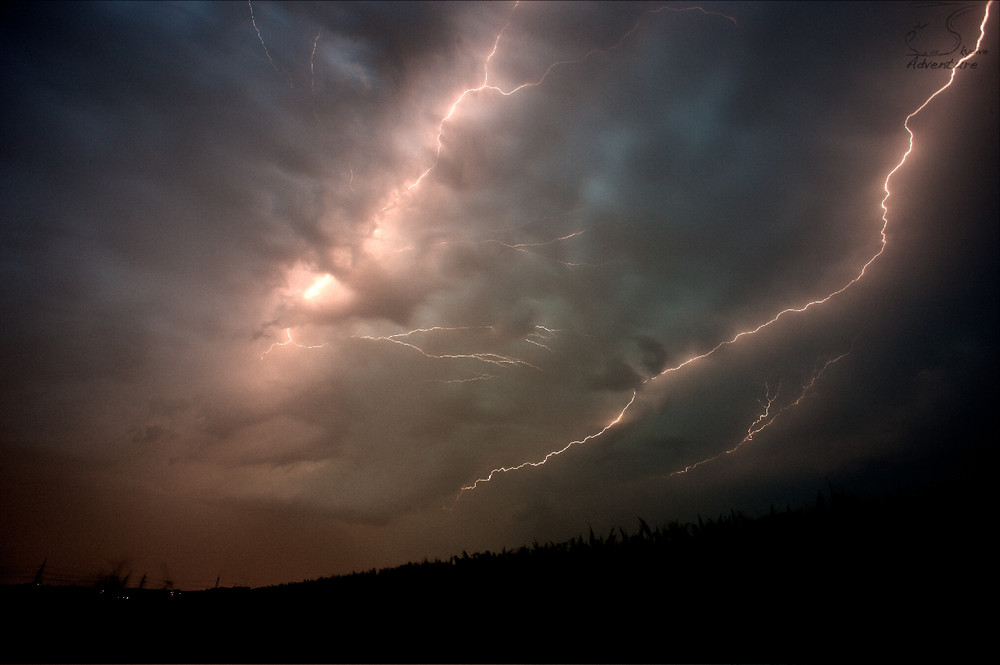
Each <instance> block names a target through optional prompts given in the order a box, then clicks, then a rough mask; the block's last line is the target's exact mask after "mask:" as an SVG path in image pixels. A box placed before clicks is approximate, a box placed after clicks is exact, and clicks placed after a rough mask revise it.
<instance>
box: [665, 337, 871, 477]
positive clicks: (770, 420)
mask: <svg viewBox="0 0 1000 665" xmlns="http://www.w3.org/2000/svg"><path fill="white" fill-rule="evenodd" d="M850 353H851V352H850V351H846V352H844V353H842V354H840V355H839V356H837V357H836V358H831V359H830V360H827V361H826V362H825V363H824V364H823V366H822V367H820V368H819V369H818V370H816V371H815V372H813V374H812V377H811V378H810V379H809V381H808V382H806V384H805V385H804V386H802V389H801V390H800V391H799V396H798V397H796V398H795V400H793V401H792V402H789V403H788V404H786V405H785V406H783V407H781V408H780V409H778V410H777V411H775V412H773V413H772V412H771V407H773V406H774V403H775V402H776V401H777V399H778V396H779V394H780V392H781V387H780V386H779V387H778V389H777V390H776V391H775V392H774V394H773V395H772V394H771V390H770V388H768V387H766V386H765V390H766V391H767V393H766V404H764V405H763V406H764V411H763V412H761V414H760V415H759V416H758V417H757V419H756V420H755V421H754V422H753V424H752V425H750V427H749V429H747V435H746V436H745V437H743V440H742V441H740V442H739V443H737V444H736V445H735V446H733V447H732V448H729V449H728V450H724V451H723V452H721V453H719V454H718V455H713V456H712V457H707V458H705V459H703V460H701V461H700V462H695V463H694V464H689V465H688V466H686V467H684V468H683V469H680V470H678V471H674V472H673V473H670V474H668V477H669V476H676V475H679V474H682V473H687V472H688V471H691V470H693V469H696V468H698V467H699V466H702V465H703V464H708V463H709V462H714V461H715V460H718V459H721V458H722V457H724V456H725V455H731V454H733V453H735V452H736V451H737V450H739V449H740V448H742V447H743V446H744V445H745V444H747V443H749V442H750V441H752V440H753V438H754V436H756V435H757V434H760V433H761V432H762V431H764V430H765V429H767V428H768V427H770V426H771V425H772V424H774V421H775V420H777V418H778V417H779V416H780V415H781V414H783V413H785V412H786V411H788V410H789V409H793V408H795V407H796V406H798V405H799V404H800V403H801V402H802V400H803V399H805V397H806V395H807V394H808V393H809V392H810V391H812V389H813V387H814V386H815V385H816V382H817V381H819V378H820V377H821V376H823V373H824V372H826V370H827V368H829V367H830V365H833V364H834V363H836V362H837V361H839V360H840V359H842V358H844V357H846V356H847V355H849V354H850Z"/></svg>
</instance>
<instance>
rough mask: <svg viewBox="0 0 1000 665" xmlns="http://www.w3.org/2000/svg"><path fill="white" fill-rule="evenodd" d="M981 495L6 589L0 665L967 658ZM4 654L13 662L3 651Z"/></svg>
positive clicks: (970, 488) (949, 489)
mask: <svg viewBox="0 0 1000 665" xmlns="http://www.w3.org/2000/svg"><path fill="white" fill-rule="evenodd" d="M978 487H979V485H978V484H974V483H963V482H959V483H957V484H951V485H948V486H946V487H940V488H938V489H937V490H936V491H934V492H928V493H924V494H921V495H909V496H905V497H903V496H900V497H895V498H892V499H885V498H882V499H865V498H860V497H856V496H852V495H848V494H843V493H838V492H831V493H829V494H823V495H820V496H819V497H818V499H817V501H816V503H815V504H814V505H812V506H810V507H808V508H800V509H789V508H785V509H784V510H772V511H771V512H770V513H769V514H765V515H760V516H754V517H751V516H747V515H744V514H741V513H738V512H732V513H730V514H727V515H720V516H717V517H714V518H711V519H708V518H703V519H699V520H698V521H697V522H694V523H679V522H674V523H671V524H666V525H660V526H652V525H649V524H646V523H645V522H643V521H642V520H638V523H637V525H636V526H635V527H633V528H632V529H631V530H626V529H624V528H621V529H616V530H614V531H611V532H609V533H592V532H588V533H586V534H581V536H579V537H577V538H574V539H572V540H570V541H568V542H563V543H545V544H539V543H534V544H532V545H530V546H524V547H520V548H518V549H511V550H503V551H501V552H477V553H472V554H469V553H465V552H463V553H462V554H460V555H456V556H453V557H452V558H451V559H449V560H445V561H441V560H438V561H425V562H422V563H410V564H407V565H404V566H400V567H397V568H391V569H384V570H372V571H367V572H361V573H355V574H352V575H344V576H337V577H329V578H322V579H317V580H313V581H308V582H300V583H295V584H284V585H278V586H272V587H264V588H257V589H249V588H241V589H212V590H205V591H197V592H186V593H180V594H170V593H164V592H151V591H150V592H142V593H139V592H137V590H124V591H126V592H128V595H129V596H130V597H129V598H128V599H127V600H126V599H125V598H123V597H121V596H117V595H115V594H109V593H107V592H105V593H104V594H101V593H99V592H98V590H97V589H79V588H73V589H65V588H64V589H59V588H56V587H32V586H30V585H25V586H22V587H10V588H7V589H6V591H5V600H4V603H5V606H6V607H9V608H15V614H16V618H15V619H14V620H13V622H12V623H11V622H10V620H8V622H9V623H8V627H10V628H13V630H11V631H10V632H9V634H10V635H12V636H13V637H12V638H11V639H9V640H7V642H8V643H7V647H6V649H5V650H6V653H7V654H9V655H8V656H7V657H5V661H7V662H10V661H12V660H17V661H21V662H42V661H44V662H55V661H61V662H81V661H95V660H101V661H105V662H151V661H152V662H167V661H169V662H194V661H199V662H237V661H240V662H303V661H311V662H347V661H352V662H389V661H392V662H418V661H419V662H428V661H436V662H485V661H488V662H500V661H505V662H526V661H534V662H596V661H601V662H634V661H638V660H642V661H654V662H680V661H681V660H687V661H705V660H714V661H724V660H734V659H741V660H755V661H762V660H771V661H774V660H783V661H792V660H795V661H819V660H821V661H833V660H843V659H849V660H850V661H855V660H857V659H859V658H862V657H863V658H864V659H865V660H878V659H885V658H891V659H892V660H893V662H896V661H898V660H899V659H900V658H901V657H903V656H912V655H923V656H931V655H932V654H938V655H944V654H948V655H949V656H951V657H954V656H956V655H959V654H961V653H964V652H965V649H966V648H967V645H968V644H970V642H972V641H973V640H974V637H975V635H976V634H977V631H985V629H986V619H985V615H983V614H980V610H979V609H978V607H979V605H978V602H976V601H975V599H976V597H977V596H978V595H979V594H981V593H983V592H984V591H985V590H986V588H987V587H986V585H987V583H988V579H989V578H988V577H987V573H986V571H987V570H989V567H988V566H987V564H988V563H989V561H988V560H987V556H988V555H987V553H988V551H989V550H988V549H987V543H986V532H987V531H988V528H987V526H986V524H984V523H981V522H980V517H979V516H980V514H981V513H979V512H977V511H975V510H973V509H971V508H970V504H969V502H970V501H979V500H982V499H983V498H984V497H982V496H980V495H979V494H978V492H979V490H977V488H978ZM10 655H14V656H16V657H15V658H10Z"/></svg>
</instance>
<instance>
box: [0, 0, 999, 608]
mask: <svg viewBox="0 0 1000 665" xmlns="http://www.w3.org/2000/svg"><path fill="white" fill-rule="evenodd" d="M700 7H701V8H700V9H696V8H693V5H688V4H683V3H677V4H672V3H666V4H664V3H628V2H607V3H603V2H595V3H564V2H556V3H542V2H539V3H536V2H524V3H521V4H519V5H517V6H515V4H513V3H509V2H485V3H483V2H471V3H455V2H446V3H426V4H425V3H415V2H401V3H389V2H372V3H357V4H353V3H331V4H311V3H302V4H299V3H285V2H281V3H278V2H264V1H260V2H253V3H252V4H249V3H246V2H232V3H227V2H209V3H194V2H181V3H152V2H141V3H110V4H103V3H56V4H46V3H36V2H30V3H29V2H25V3H14V4H13V5H8V6H7V7H6V8H5V9H3V10H2V13H0V27H2V31H3V33H2V40H0V44H2V46H0V49H2V77H3V78H2V85H3V92H4V103H3V105H2V106H0V109H2V110H0V121H2V122H0V127H2V130H0V132H2V134H0V136H2V144H0V145H2V150H0V169H2V177H0V187H2V202H3V205H2V206H0V222H2V223H0V232H2V243H0V269H2V284H3V287H2V290H0V297H2V311H3V325H2V326H0V344H2V351H3V372H2V375H0V376H2V381H0V390H2V400H3V402H2V404H3V408H2V411H0V446H2V449H0V508H2V512H0V572H2V574H3V575H2V576H3V580H2V581H4V582H24V581H30V579H31V578H32V576H33V575H34V573H35V571H36V570H37V568H38V566H39V565H40V564H41V563H42V561H47V575H48V576H49V577H48V578H47V581H50V582H53V583H56V582H59V581H63V582H77V583H87V582H89V581H90V580H92V579H94V578H95V577H96V575H97V574H99V573H101V572H102V571H105V570H108V569H110V568H114V567H116V566H121V567H124V569H127V570H132V571H133V575H134V578H133V579H138V577H139V576H140V575H142V574H146V575H147V576H148V579H149V580H150V582H149V585H150V586H160V585H165V584H173V585H175V586H177V587H180V588H185V589H194V588H203V587H206V586H211V585H213V584H215V582H216V579H219V580H220V583H221V584H222V585H223V586H230V585H249V586H262V585H268V584H277V583H283V582H290V581H299V580H302V579H312V578H316V577H320V576H328V575H334V574H343V573H350V572H352V571H361V570H368V569H371V568H381V567H386V566H394V565H399V564H402V563H405V562H407V561H421V560H423V559H425V558H428V559H434V558H438V557H440V558H447V557H449V556H450V555H452V554H460V553H461V552H462V551H463V550H466V551H468V552H474V551H481V550H494V551H499V550H500V549H501V548H504V547H507V548H517V547H520V546H521V545H525V544H527V545H530V544H531V543H533V542H535V541H537V542H540V543H545V542H548V541H553V542H558V541H562V540H565V539H568V538H570V537H573V536H576V535H578V534H581V533H586V532H587V531H588V529H589V528H593V529H594V530H595V531H596V532H607V531H608V530H610V529H612V528H615V527H624V528H625V529H633V528H635V527H636V526H637V524H638V521H637V520H638V518H642V519H643V520H645V521H646V522H648V523H651V524H657V523H664V522H667V521H671V520H675V519H677V520H688V519H696V518H697V516H699V515H703V516H709V517H710V516H713V515H718V514H719V513H728V512H729V511H730V509H736V510H743V511H747V512H748V513H751V514H754V513H762V512H764V511H766V510H768V509H769V507H770V506H777V507H778V508H785V507H786V506H792V507H795V506H799V505H803V504H805V503H807V502H810V501H812V500H813V499H815V497H816V495H817V493H818V492H822V491H827V490H828V489H829V488H834V489H838V490H846V491H851V492H857V493H860V494H871V495H884V494H886V493H889V492H894V491H897V490H902V489H907V488H912V487H919V486H923V485H925V484H928V483H932V482H935V481H937V480H940V479H941V478H944V477H945V476H947V475H948V474H953V473H960V472H962V471H963V470H966V469H968V468H971V467H972V466H975V467H977V468H980V470H981V469H982V467H983V466H984V465H986V464H988V463H989V462H988V461H987V460H985V459H977V458H976V457H975V456H976V455H978V454H979V453H978V451H979V450H981V449H982V446H983V444H984V443H986V442H991V441H992V439H993V436H994V435H995V434H996V425H995V421H994V420H993V419H992V415H993V413H992V412H993V411H995V408H996V403H997V389H996V376H997V358H996V346H995V344H996V339H997V323H998V321H997V319H998V317H997V313H998V311H997V310H998V308H997V293H998V291H997V287H998V270H997V267H998V266H997V259H998V251H997V250H998V237H1000V236H998V225H997V219H998V206H997V183H998V181H1000V174H998V163H997V162H998V159H997V155H998V135H997V125H998V122H997V118H998V115H1000V113H998V78H1000V75H998V68H997V54H998V49H1000V44H998V43H997V29H996V26H997V17H996V16H991V17H990V19H989V22H988V23H987V28H986V35H985V39H984V40H983V42H982V44H981V46H980V49H981V51H982V52H981V53H978V54H975V55H972V56H970V57H969V59H968V60H967V63H968V66H967V67H965V68H964V69H961V70H952V69H950V68H949V67H950V66H953V65H954V64H955V63H957V62H958V60H959V59H960V58H961V57H962V55H963V54H964V53H967V52H969V51H971V50H973V49H974V48H975V45H976V40H977V39H978V38H979V36H980V35H979V26H980V23H981V22H982V20H983V16H984V13H985V10H986V5H985V4H983V3H926V2H910V3H872V4H868V3H830V4H824V3H817V2H811V3H708V4H704V5H700ZM991 10H992V12H993V14H996V8H995V7H992V8H991ZM935 65H938V66H937V67H935ZM940 65H947V66H940ZM953 71H954V72H955V74H956V76H955V80H954V83H953V84H952V85H951V87H949V88H948V89H946V90H944V91H943V92H941V93H940V94H939V95H938V96H937V97H936V98H935V99H933V100H932V101H931V102H930V103H929V104H928V105H927V106H926V107H925V108H924V109H923V110H921V111H920V113H918V114H917V115H916V116H915V117H913V118H911V119H910V120H909V126H910V129H911V130H912V131H913V135H914V143H913V150H912V152H911V153H910V154H909V155H908V156H907V158H906V160H905V163H903V164H902V166H900V167H899V168H898V169H897V170H896V171H895V173H893V175H892V177H891V178H890V180H889V186H888V187H889V190H890V191H891V195H890V196H889V197H888V199H886V201H885V204H886V206H887V208H888V212H887V214H886V219H887V224H885V232H884V237H883V234H882V230H883V217H882V215H883V210H882V207H881V205H882V201H883V199H885V197H886V191H885V189H884V186H885V183H886V176H887V175H888V174H889V173H890V172H892V171H893V169H896V167H897V166H898V165H900V162H901V160H902V159H903V157H904V155H906V153H907V150H908V147H909V135H908V133H907V131H906V128H905V127H904V124H903V123H904V120H905V119H906V118H907V116H908V115H909V114H911V113H912V112H913V111H915V110H917V109H918V108H919V107H920V106H921V104H923V103H924V101H925V100H927V99H928V97H930V96H931V95H932V94H933V93H934V91H935V90H938V89H939V88H941V87H942V86H944V85H945V84H947V83H948V81H949V77H950V76H951V74H952V72H953ZM524 84H527V85H524ZM522 85H524V87H519V86H522ZM862 269H864V271H863V274H862ZM845 287H846V288H845ZM842 289H843V290H842ZM838 291H839V293H837V294H836V295H834V296H832V297H831V298H829V299H828V300H826V297H827V296H828V295H829V294H831V293H834V292H838ZM820 301H822V302H820ZM809 303H813V304H811V305H809V306H808V307H806V308H805V310H804V311H788V312H785V313H784V314H781V316H780V317H778V318H777V320H774V319H773V317H775V316H776V315H777V314H778V313H779V312H782V311H783V310H786V309H788V308H792V309H793V310H802V309H803V308H804V307H805V306H806V305H807V304H809ZM764 324H766V325H764ZM762 325H763V327H762V328H760V329H759V330H757V329H758V328H759V327H760V326H762ZM753 330H757V332H755V333H753V334H747V335H742V336H741V335H740V333H741V332H744V331H753ZM703 354H707V355H704V356H703ZM702 356H703V357H702ZM689 360H690V361H691V362H688V361H689ZM553 453H557V454H553ZM970 457H971V458H972V460H973V461H972V463H971V464H970V462H969V459H970ZM542 462H544V463H542ZM526 463H527V464H526ZM504 469H506V470H504ZM491 470H496V471H494V472H493V473H492V474H491ZM477 479H478V482H477ZM968 509H969V510H977V509H981V506H976V505H969V506H968Z"/></svg>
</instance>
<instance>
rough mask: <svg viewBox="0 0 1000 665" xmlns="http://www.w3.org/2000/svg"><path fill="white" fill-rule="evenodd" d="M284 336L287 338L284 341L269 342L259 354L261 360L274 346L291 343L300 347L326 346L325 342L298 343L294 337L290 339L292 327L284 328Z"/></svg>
mask: <svg viewBox="0 0 1000 665" xmlns="http://www.w3.org/2000/svg"><path fill="white" fill-rule="evenodd" d="M285 337H286V338H287V339H286V340H285V341H284V342H274V343H273V344H271V346H269V347H267V351H265V352H264V353H262V354H260V358H261V360H263V359H264V356H266V355H267V354H269V353H270V352H271V351H273V350H274V347H276V346H289V345H291V346H297V347H299V348H300V349H321V348H323V347H324V346H326V344H299V343H298V342H296V341H295V340H294V339H292V329H291V328H285Z"/></svg>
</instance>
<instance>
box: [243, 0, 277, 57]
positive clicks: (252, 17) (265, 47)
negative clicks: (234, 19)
mask: <svg viewBox="0 0 1000 665" xmlns="http://www.w3.org/2000/svg"><path fill="white" fill-rule="evenodd" d="M247 6H248V7H250V22H251V23H252V24H253V29H254V30H255V31H256V32H257V39H259V40H260V45H261V46H262V47H264V55H266V56H267V61H268V62H270V63H271V66H272V67H274V71H276V72H278V73H279V74H280V73H281V70H279V69H278V65H276V64H274V60H273V59H272V58H271V52H270V51H268V50H267V44H265V43H264V35H262V34H261V33H260V28H258V27H257V19H256V18H254V15H253V3H252V2H251V1H250V0H247Z"/></svg>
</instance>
